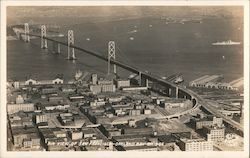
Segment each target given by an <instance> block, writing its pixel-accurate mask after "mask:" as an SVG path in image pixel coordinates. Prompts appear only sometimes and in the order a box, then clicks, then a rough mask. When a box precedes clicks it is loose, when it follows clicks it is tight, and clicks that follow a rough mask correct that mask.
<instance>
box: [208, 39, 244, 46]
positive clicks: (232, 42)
mask: <svg viewBox="0 0 250 158" xmlns="http://www.w3.org/2000/svg"><path fill="white" fill-rule="evenodd" d="M239 44H241V42H234V41H232V40H228V41H222V42H215V43H212V45H217V46H218V45H239Z"/></svg>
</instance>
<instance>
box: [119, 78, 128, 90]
mask: <svg viewBox="0 0 250 158" xmlns="http://www.w3.org/2000/svg"><path fill="white" fill-rule="evenodd" d="M115 84H116V87H117V88H121V87H129V86H130V80H125V79H123V80H122V79H116V80H115Z"/></svg>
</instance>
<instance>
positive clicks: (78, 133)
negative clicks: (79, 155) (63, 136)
mask: <svg viewBox="0 0 250 158" xmlns="http://www.w3.org/2000/svg"><path fill="white" fill-rule="evenodd" d="M82 137H83V132H82V131H71V133H70V138H71V139H72V140H79V139H82Z"/></svg>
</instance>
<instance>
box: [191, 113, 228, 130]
mask: <svg viewBox="0 0 250 158" xmlns="http://www.w3.org/2000/svg"><path fill="white" fill-rule="evenodd" d="M190 123H191V125H192V126H193V127H194V128H195V129H196V130H197V129H202V128H203V126H211V125H218V126H222V124H223V119H222V118H217V117H214V116H208V117H204V118H192V119H190Z"/></svg>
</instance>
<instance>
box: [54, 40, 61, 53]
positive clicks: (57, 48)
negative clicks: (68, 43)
mask: <svg viewBox="0 0 250 158" xmlns="http://www.w3.org/2000/svg"><path fill="white" fill-rule="evenodd" d="M52 45H53V52H54V53H57V54H60V53H61V45H60V43H58V42H55V41H53V43H52Z"/></svg>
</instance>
